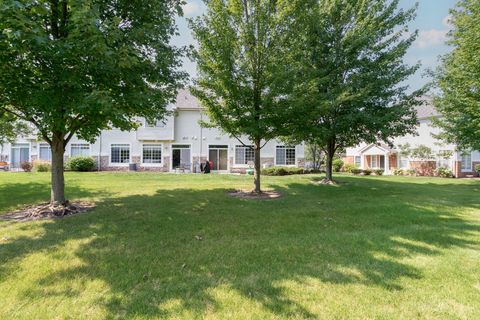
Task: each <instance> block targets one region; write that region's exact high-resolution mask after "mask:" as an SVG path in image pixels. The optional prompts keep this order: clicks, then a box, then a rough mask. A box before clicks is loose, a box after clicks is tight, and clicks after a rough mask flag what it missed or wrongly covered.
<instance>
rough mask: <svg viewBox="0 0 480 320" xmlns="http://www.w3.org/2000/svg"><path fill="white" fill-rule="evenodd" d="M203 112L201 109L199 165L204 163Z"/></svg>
mask: <svg viewBox="0 0 480 320" xmlns="http://www.w3.org/2000/svg"><path fill="white" fill-rule="evenodd" d="M202 123H203V112H202V109H200V157H199V159H198V162H199V165H201V163H202V153H203V125H202Z"/></svg>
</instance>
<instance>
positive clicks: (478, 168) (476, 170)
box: [475, 164, 480, 173]
mask: <svg viewBox="0 0 480 320" xmlns="http://www.w3.org/2000/svg"><path fill="white" fill-rule="evenodd" d="M475 172H477V173H480V164H476V165H475Z"/></svg>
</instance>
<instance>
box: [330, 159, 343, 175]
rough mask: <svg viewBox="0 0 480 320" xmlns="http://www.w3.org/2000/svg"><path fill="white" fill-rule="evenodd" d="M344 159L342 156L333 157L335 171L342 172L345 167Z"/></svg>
mask: <svg viewBox="0 0 480 320" xmlns="http://www.w3.org/2000/svg"><path fill="white" fill-rule="evenodd" d="M343 164H344V163H343V160H342V159H340V158H335V159H333V161H332V168H333V171H335V172H340V170H342V168H343Z"/></svg>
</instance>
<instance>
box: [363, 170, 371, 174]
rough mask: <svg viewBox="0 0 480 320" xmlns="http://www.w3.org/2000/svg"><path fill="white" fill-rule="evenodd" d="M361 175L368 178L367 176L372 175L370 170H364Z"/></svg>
mask: <svg viewBox="0 0 480 320" xmlns="http://www.w3.org/2000/svg"><path fill="white" fill-rule="evenodd" d="M363 174H364V175H366V176H369V175H371V174H372V170H370V169H365V170H363Z"/></svg>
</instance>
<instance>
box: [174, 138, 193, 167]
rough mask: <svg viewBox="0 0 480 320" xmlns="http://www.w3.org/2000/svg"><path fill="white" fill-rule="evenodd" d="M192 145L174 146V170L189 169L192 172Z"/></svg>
mask: <svg viewBox="0 0 480 320" xmlns="http://www.w3.org/2000/svg"><path fill="white" fill-rule="evenodd" d="M191 165H192V163H191V153H190V145H188V144H174V145H172V170H175V169H187V170H191Z"/></svg>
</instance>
